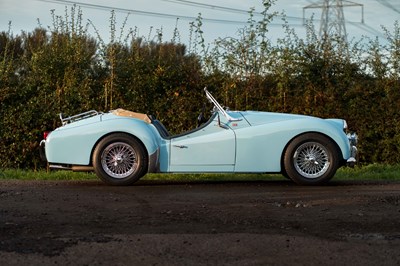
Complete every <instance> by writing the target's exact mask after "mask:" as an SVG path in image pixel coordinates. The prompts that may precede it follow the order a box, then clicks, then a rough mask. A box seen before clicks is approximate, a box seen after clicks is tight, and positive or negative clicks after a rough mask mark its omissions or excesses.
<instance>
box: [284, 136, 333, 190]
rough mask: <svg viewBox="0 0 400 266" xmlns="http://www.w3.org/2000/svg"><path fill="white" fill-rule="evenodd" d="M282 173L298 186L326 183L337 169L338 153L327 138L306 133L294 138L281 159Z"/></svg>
mask: <svg viewBox="0 0 400 266" xmlns="http://www.w3.org/2000/svg"><path fill="white" fill-rule="evenodd" d="M283 164H284V171H285V172H286V174H287V175H288V177H290V179H292V180H293V181H294V182H295V183H297V184H300V185H320V184H323V183H326V182H328V181H329V180H330V179H331V178H332V177H333V176H334V175H335V173H336V170H337V169H338V167H339V151H338V148H337V146H336V144H335V143H334V142H333V141H332V140H331V139H329V138H327V137H325V136H323V135H321V134H317V133H308V134H304V135H301V136H299V137H297V138H295V139H294V140H293V141H292V142H291V143H290V144H289V145H288V147H287V149H286V152H285V154H284V158H283Z"/></svg>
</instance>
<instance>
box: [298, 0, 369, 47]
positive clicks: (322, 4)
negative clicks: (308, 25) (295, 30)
mask: <svg viewBox="0 0 400 266" xmlns="http://www.w3.org/2000/svg"><path fill="white" fill-rule="evenodd" d="M355 6H358V7H361V13H362V18H361V23H364V5H362V4H358V3H355V2H352V1H342V0H323V1H319V2H317V3H313V4H310V5H308V6H305V7H303V21H304V15H305V10H306V9H311V8H318V9H322V14H321V24H320V27H319V36H320V38H321V39H322V40H325V39H326V38H327V37H329V36H333V35H337V36H339V37H340V38H342V40H343V41H345V42H347V32H346V23H345V19H344V14H343V7H355Z"/></svg>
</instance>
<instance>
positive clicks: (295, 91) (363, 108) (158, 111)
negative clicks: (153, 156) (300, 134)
mask: <svg viewBox="0 0 400 266" xmlns="http://www.w3.org/2000/svg"><path fill="white" fill-rule="evenodd" d="M264 4H265V10H264V12H263V13H262V14H263V17H262V19H261V21H256V20H255V18H254V16H253V11H250V17H249V20H248V24H247V25H246V26H245V27H244V28H243V29H241V30H239V31H238V35H237V36H232V37H231V38H224V39H217V40H216V41H215V43H214V44H213V46H211V47H208V46H207V45H205V43H204V38H203V37H202V34H203V32H202V29H201V26H202V22H201V16H199V18H198V19H197V20H196V21H195V22H194V23H192V24H191V27H192V28H191V32H192V34H194V35H195V36H194V38H191V43H190V44H189V49H187V48H186V46H185V45H183V44H181V43H177V39H179V38H178V36H179V33H178V31H177V29H175V30H174V38H173V39H172V40H171V41H167V42H166V41H163V40H162V32H161V31H157V35H156V38H153V39H150V38H145V37H141V36H137V35H136V31H135V30H132V29H131V30H130V31H129V32H128V34H126V36H123V31H122V30H121V35H120V36H119V37H117V36H116V28H117V27H116V22H115V14H114V13H112V14H111V26H110V27H111V41H110V42H109V43H108V44H105V43H104V41H103V40H102V39H101V38H100V37H99V36H97V38H94V37H92V36H90V35H89V34H88V32H87V28H88V25H83V18H82V13H81V11H80V10H79V9H77V8H76V7H72V8H71V10H70V12H69V13H68V12H67V13H66V15H65V16H64V17H61V16H56V15H55V14H54V13H52V16H53V25H52V27H51V28H50V29H48V30H46V29H44V28H41V27H39V28H37V29H35V30H34V31H32V32H29V33H23V34H21V35H17V36H14V35H13V34H12V32H11V26H10V30H9V31H7V32H1V33H0V101H1V107H0V116H1V120H0V167H1V168H26V169H29V168H35V169H36V168H42V167H44V166H45V165H44V163H43V162H40V160H39V156H38V143H39V141H40V139H41V132H43V131H45V130H51V129H54V128H55V127H57V126H59V120H58V117H57V114H58V113H60V112H63V113H67V114H70V115H72V114H75V113H79V112H83V111H86V110H90V109H96V110H98V111H108V110H110V109H115V108H119V107H121V108H125V109H131V110H134V111H138V112H144V113H149V114H153V115H155V116H157V117H158V118H159V119H160V120H161V121H162V122H163V123H164V124H165V125H166V126H167V128H168V129H169V130H170V131H171V132H172V133H179V132H182V131H184V130H188V129H190V128H193V127H195V124H196V117H197V115H198V112H199V111H200V110H201V107H202V106H203V102H202V101H199V100H198V99H203V98H204V96H203V90H202V89H203V87H204V86H207V87H208V88H209V89H210V91H212V92H213V93H214V94H215V95H216V97H217V98H218V99H220V100H221V101H222V102H223V103H224V105H225V106H229V107H230V108H231V109H253V110H264V111H278V112H293V113H300V114H309V115H316V116H320V117H326V118H328V117H340V118H344V119H346V120H347V121H348V124H349V126H350V128H351V129H352V130H354V131H356V132H357V133H358V134H359V136H360V144H359V150H360V160H361V161H362V162H365V163H372V162H377V163H399V161H400V159H399V158H400V148H399V145H400V124H399V123H400V117H399V112H398V107H399V106H400V80H399V76H400V74H399V73H400V52H399V49H400V27H399V24H398V22H395V25H394V26H395V27H394V31H393V32H389V31H388V30H386V29H383V30H384V34H385V35H386V36H387V42H386V43H385V44H384V45H383V44H381V43H379V41H378V40H368V39H363V40H359V41H358V42H356V43H344V42H343V39H341V38H339V37H338V36H330V38H327V39H324V40H320V39H319V38H318V37H317V34H316V33H315V31H314V27H313V25H312V23H311V24H310V25H308V27H307V36H306V38H305V39H301V38H299V37H298V36H297V35H296V33H295V31H294V30H293V29H291V28H290V27H289V26H288V24H286V25H285V27H284V30H285V32H286V35H285V37H283V38H281V39H279V40H278V41H277V43H276V44H272V43H271V42H270V41H269V38H268V37H269V36H268V25H269V23H270V22H271V21H272V20H273V18H274V16H275V14H269V13H267V11H268V9H269V7H270V5H271V2H270V1H264ZM124 26H125V23H124V25H123V27H122V28H123V29H124Z"/></svg>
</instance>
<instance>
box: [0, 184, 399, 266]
mask: <svg viewBox="0 0 400 266" xmlns="http://www.w3.org/2000/svg"><path fill="white" fill-rule="evenodd" d="M0 265H400V183H399V182H334V181H333V182H331V183H330V184H329V185H327V186H321V187H301V186H296V185H294V184H292V183H291V182H289V181H282V182H280V181H279V182H278V181H275V182H274V181H268V182H267V181H266V182H222V183H172V184H171V183H165V182H139V183H137V184H136V185H134V186H130V187H111V186H106V185H104V184H103V183H101V182H97V181H85V182H71V181H13V180H3V181H0Z"/></svg>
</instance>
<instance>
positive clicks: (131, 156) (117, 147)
mask: <svg viewBox="0 0 400 266" xmlns="http://www.w3.org/2000/svg"><path fill="white" fill-rule="evenodd" d="M101 166H102V168H103V170H104V171H105V172H106V173H107V174H108V175H109V176H110V177H112V178H117V179H122V178H126V177H129V176H130V175H131V174H132V173H134V172H135V171H136V169H137V168H138V159H137V154H136V151H135V149H134V148H133V147H132V146H131V145H129V144H127V143H125V142H114V143H111V144H110V145H108V146H107V147H106V148H105V149H104V150H103V152H102V154H101Z"/></svg>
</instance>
